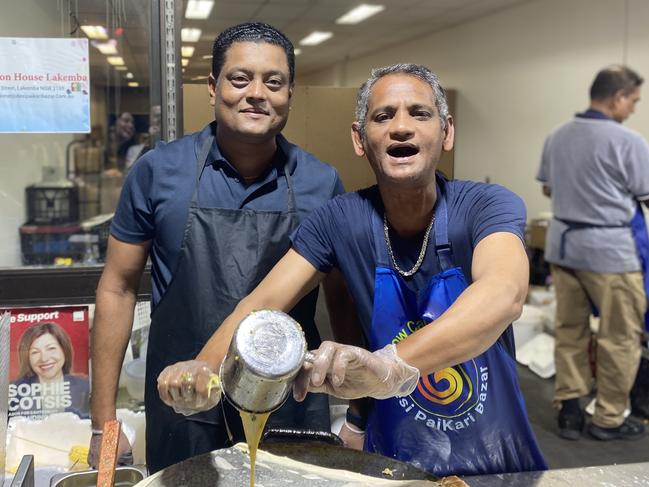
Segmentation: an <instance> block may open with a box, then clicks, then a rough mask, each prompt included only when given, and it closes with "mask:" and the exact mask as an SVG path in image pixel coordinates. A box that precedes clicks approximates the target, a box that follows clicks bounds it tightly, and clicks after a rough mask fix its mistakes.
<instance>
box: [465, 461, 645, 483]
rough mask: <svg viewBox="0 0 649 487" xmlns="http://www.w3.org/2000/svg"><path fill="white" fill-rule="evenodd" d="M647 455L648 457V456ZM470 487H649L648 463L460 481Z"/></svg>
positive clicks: (513, 474) (490, 476)
mask: <svg viewBox="0 0 649 487" xmlns="http://www.w3.org/2000/svg"><path fill="white" fill-rule="evenodd" d="M648 455H649V453H648ZM462 478H463V480H464V481H465V482H466V483H467V484H469V485H470V486H471V487H510V486H511V487H514V486H515V487H519V486H524V487H597V486H602V487H604V486H606V487H626V486H629V487H631V486H633V487H636V486H642V485H647V486H649V462H647V463H629V464H625V465H602V466H599V467H584V468H565V469H557V470H548V471H546V472H523V473H510V474H499V475H478V476H475V477H462Z"/></svg>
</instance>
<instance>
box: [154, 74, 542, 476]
mask: <svg viewBox="0 0 649 487" xmlns="http://www.w3.org/2000/svg"><path fill="white" fill-rule="evenodd" d="M352 139H353V144H354V148H355V151H356V153H357V154H358V155H359V156H366V157H367V159H368V160H369V162H370V164H371V166H372V169H373V170H374V173H375V175H376V179H377V183H378V185H377V186H373V187H371V188H368V189H366V190H362V191H359V192H356V193H350V194H347V195H343V196H339V197H336V198H334V199H333V200H332V201H330V202H329V203H327V204H326V205H324V206H323V207H321V208H320V209H318V210H316V211H315V212H314V213H313V214H311V215H310V216H309V217H308V218H307V219H306V220H305V221H304V222H303V223H302V224H301V225H300V227H299V228H298V230H297V231H296V232H295V233H294V234H293V236H292V244H293V246H292V249H291V250H290V251H289V252H288V253H287V254H286V256H285V257H284V258H283V259H282V260H281V261H280V262H279V263H278V264H277V265H276V266H275V267H274V268H273V270H272V271H271V272H270V274H269V275H268V276H267V277H266V278H265V279H264V280H263V281H262V283H261V284H260V285H259V286H258V287H257V288H256V289H255V291H254V292H253V293H252V294H250V295H249V296H248V297H246V298H245V299H244V300H243V301H242V302H241V303H239V305H238V306H237V309H236V310H235V312H234V313H233V314H232V315H230V317H228V319H227V320H226V321H225V322H224V323H223V324H222V326H221V327H220V328H219V330H218V331H217V332H216V333H215V334H214V336H213V337H212V338H211V339H210V341H209V342H208V344H207V346H206V347H205V349H204V354H203V358H204V359H205V360H206V361H208V362H210V363H211V364H212V368H213V369H214V370H216V368H217V366H218V365H219V364H220V363H221V361H222V359H223V357H224V355H225V348H226V347H225V346H224V345H223V344H226V343H228V342H229V340H230V338H231V337H232V333H233V331H234V329H235V328H236V325H237V323H239V322H240V321H241V319H242V318H243V317H245V316H246V314H247V313H249V312H250V311H251V310H254V309H264V308H275V309H281V310H286V309H289V308H290V307H291V306H292V303H293V302H295V300H297V299H299V298H300V297H301V296H303V295H304V294H305V293H307V292H309V290H311V289H313V288H314V287H315V286H316V285H317V284H318V282H320V280H322V279H323V278H324V276H326V275H327V273H328V272H330V271H331V270H332V269H335V268H338V269H340V270H341V271H342V273H343V274H344V275H345V277H346V280H347V283H348V285H349V289H350V293H351V295H352V297H353V301H354V303H355V305H356V309H357V312H358V315H359V316H358V317H359V320H360V328H361V330H362V334H363V335H364V338H365V340H366V342H367V346H366V347H355V346H350V345H343V344H340V343H334V342H325V343H323V344H322V345H321V346H320V347H319V348H318V350H316V351H315V360H314V362H313V364H306V365H305V366H304V367H303V369H302V372H301V374H300V376H299V377H298V380H297V382H296V384H295V386H294V395H295V397H296V398H297V399H302V398H303V397H305V394H306V392H307V390H309V391H325V392H327V393H329V394H333V395H335V396H338V397H341V398H346V399H353V398H363V397H369V398H372V399H371V403H370V407H369V412H368V415H367V417H366V418H365V419H366V423H365V424H364V425H363V424H360V425H359V424H356V425H353V427H354V430H355V431H356V434H357V435H358V436H359V437H360V439H361V441H360V442H359V443H363V444H364V448H365V449H366V450H368V451H373V452H378V453H381V454H383V455H386V456H390V457H394V458H398V459H400V460H403V461H407V462H410V463H412V464H413V465H415V466H417V467H419V468H423V469H425V470H427V471H429V472H431V473H433V474H436V475H448V474H452V473H454V474H482V473H495V472H511V471H522V470H540V469H544V468H546V465H545V461H544V460H543V456H542V455H541V452H540V451H539V448H538V446H537V443H536V439H535V438H534V435H533V433H532V431H531V427H530V425H529V422H528V420H527V415H526V412H525V407H524V404H523V400H522V397H521V393H520V389H519V387H518V381H517V376H516V368H515V361H514V347H513V341H512V332H511V326H510V323H511V322H512V320H514V319H516V318H517V317H518V316H519V315H520V313H521V310H522V306H523V302H524V300H525V296H526V293H527V285H528V261H527V256H526V253H525V248H524V244H523V231H524V226H525V207H524V205H523V202H522V201H521V200H520V198H518V197H517V196H516V195H514V194H513V193H511V192H510V191H508V190H506V189H505V188H503V187H500V186H496V185H487V184H480V183H472V182H467V181H447V180H445V179H444V178H442V177H436V173H435V170H436V168H437V165H438V163H439V160H440V157H441V154H442V151H448V150H451V149H452V147H453V140H454V126H453V118H452V117H451V115H450V114H449V113H448V107H447V103H446V98H445V95H444V91H443V89H442V87H441V86H440V84H439V80H438V79H437V77H436V76H435V75H434V74H433V73H431V72H430V71H429V70H428V69H427V68H426V67H424V66H420V65H413V64H397V65H393V66H388V67H385V68H380V69H377V70H374V71H373V72H372V75H371V77H370V79H369V80H368V81H366V82H365V83H364V84H363V86H362V87H361V89H360V91H359V96H358V104H357V109H356V122H355V123H354V124H353V126H352ZM186 367H188V365H186ZM176 372H177V373H180V372H182V368H180V369H179V370H177V371H176ZM181 393H182V391H181V388H180V384H178V383H175V384H168V385H167V387H165V388H161V394H162V396H163V398H164V400H165V401H166V402H168V403H170V404H174V403H175V402H176V400H175V399H174V398H177V397H179V394H181ZM202 395H204V389H203V390H200V391H197V397H201V396H202ZM195 402H196V403H197V402H199V400H198V399H197V400H196V401H195ZM183 404H184V405H186V406H188V407H190V408H191V407H194V405H192V404H189V403H188V402H183Z"/></svg>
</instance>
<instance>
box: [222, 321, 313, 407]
mask: <svg viewBox="0 0 649 487" xmlns="http://www.w3.org/2000/svg"><path fill="white" fill-rule="evenodd" d="M306 353H307V345H306V340H305V339H304V332H303V331H302V328H301V327H300V325H299V324H298V323H297V322H296V321H295V320H294V319H293V318H291V317H290V316H289V315H287V314H286V313H283V312H281V311H273V310H262V311H254V312H252V313H250V314H249V315H248V316H247V317H246V318H244V319H243V320H242V321H241V323H239V325H238V327H237V329H236V331H235V332H234V336H233V337H232V341H231V342H230V348H229V349H228V353H227V355H226V356H225V359H224V360H223V363H222V364H221V373H220V375H221V385H222V388H223V392H224V394H225V397H226V398H227V399H228V401H230V402H231V403H232V404H233V405H234V406H235V407H236V408H237V409H239V410H243V411H247V412H251V413H266V412H270V411H274V410H275V409H277V408H279V407H280V406H281V405H282V404H283V403H284V401H285V400H286V398H287V397H288V395H289V393H290V392H291V388H292V385H293V380H294V379H295V377H296V376H297V373H298V372H299V371H300V368H301V367H302V364H303V363H304V359H305V356H306Z"/></svg>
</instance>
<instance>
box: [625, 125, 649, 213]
mask: <svg viewBox="0 0 649 487" xmlns="http://www.w3.org/2000/svg"><path fill="white" fill-rule="evenodd" d="M630 140H631V143H630V144H629V150H628V154H626V157H625V158H624V160H625V163H626V164H627V168H626V174H627V184H628V186H629V191H630V192H631V193H632V194H633V196H634V197H635V198H636V199H637V200H640V201H646V200H649V145H647V142H646V141H645V140H644V139H643V138H642V136H640V135H639V134H633V137H632V138H631V139H630Z"/></svg>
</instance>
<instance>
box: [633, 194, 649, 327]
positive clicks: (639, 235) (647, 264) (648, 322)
mask: <svg viewBox="0 0 649 487" xmlns="http://www.w3.org/2000/svg"><path fill="white" fill-rule="evenodd" d="M630 226H631V233H632V234H633V240H635V247H636V250H637V252H638V258H639V259H640V266H641V267H642V281H643V282H644V290H645V294H646V295H647V298H648V300H649V234H647V223H646V222H645V218H644V213H643V212H642V207H641V206H640V204H638V207H637V208H636V211H635V215H633V218H632V219H631V223H630ZM644 327H645V330H646V331H647V332H649V308H648V309H647V310H646V311H645V315H644Z"/></svg>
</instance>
